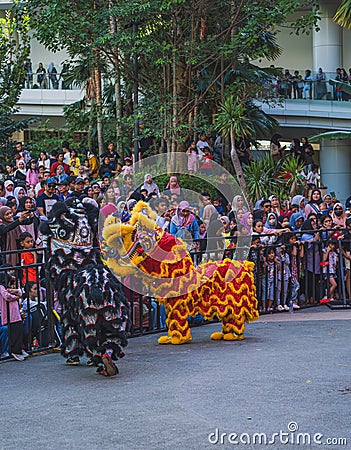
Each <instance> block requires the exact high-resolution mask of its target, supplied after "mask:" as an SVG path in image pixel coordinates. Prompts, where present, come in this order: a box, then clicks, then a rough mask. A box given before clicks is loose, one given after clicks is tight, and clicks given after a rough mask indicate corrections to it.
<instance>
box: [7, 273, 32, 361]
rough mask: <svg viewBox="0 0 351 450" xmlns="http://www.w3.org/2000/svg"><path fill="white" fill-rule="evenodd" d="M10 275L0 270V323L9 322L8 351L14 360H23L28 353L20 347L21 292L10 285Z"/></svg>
mask: <svg viewBox="0 0 351 450" xmlns="http://www.w3.org/2000/svg"><path fill="white" fill-rule="evenodd" d="M11 282H12V277H10V276H9V274H8V273H6V272H5V271H0V311H1V323H2V325H3V326H4V325H7V324H8V323H9V324H10V333H9V335H10V342H9V344H10V352H11V355H12V356H13V357H14V358H15V359H16V361H24V359H25V358H27V357H28V356H29V355H28V353H26V352H25V351H24V350H23V349H22V342H23V324H22V318H21V314H20V309H19V300H20V298H21V295H22V292H21V290H20V289H14V288H12V287H11Z"/></svg>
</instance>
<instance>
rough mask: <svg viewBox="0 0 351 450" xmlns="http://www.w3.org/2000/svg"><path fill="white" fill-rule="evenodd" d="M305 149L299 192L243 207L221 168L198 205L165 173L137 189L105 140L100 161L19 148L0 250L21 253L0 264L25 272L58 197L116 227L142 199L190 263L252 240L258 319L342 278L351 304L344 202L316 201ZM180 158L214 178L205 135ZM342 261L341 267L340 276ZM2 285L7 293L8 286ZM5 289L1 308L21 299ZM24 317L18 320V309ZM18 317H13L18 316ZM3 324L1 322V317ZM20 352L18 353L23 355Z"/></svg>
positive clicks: (297, 149) (350, 222)
mask: <svg viewBox="0 0 351 450" xmlns="http://www.w3.org/2000/svg"><path fill="white" fill-rule="evenodd" d="M217 145H218V142H217ZM274 146H276V147H277V148H278V155H279V154H280V152H281V150H282V149H281V148H280V137H279V135H275V136H274V137H273V138H272V147H271V151H272V148H273V147H274ZM311 148H312V147H311V146H310V145H309V144H308V140H307V138H302V145H300V142H299V141H298V140H297V139H296V140H293V143H292V147H291V152H292V154H294V155H295V156H296V157H297V158H301V160H302V161H303V162H304V164H305V166H306V167H309V169H310V170H309V171H308V174H307V176H306V179H307V181H308V190H307V191H306V194H305V195H296V196H295V197H293V198H292V199H290V201H285V202H283V203H281V202H280V199H279V195H278V194H279V193H277V192H272V195H270V196H269V198H265V199H261V200H259V201H257V203H256V205H255V207H254V208H251V209H250V208H249V207H248V205H247V204H246V202H245V200H244V198H243V197H242V196H240V195H236V196H235V197H234V198H233V199H229V198H228V195H227V194H226V192H227V191H228V190H227V187H228V185H227V172H226V171H224V170H223V171H222V172H221V173H220V175H219V176H220V183H219V185H218V186H219V189H218V192H217V194H215V195H213V194H212V195H211V194H210V193H209V192H202V193H201V194H200V195H199V196H198V199H197V201H196V202H194V201H192V202H191V203H189V201H188V200H187V198H186V195H185V193H184V189H183V187H182V186H181V185H180V183H179V181H178V178H177V177H176V176H170V178H169V181H168V183H167V185H166V186H165V187H163V186H162V187H160V186H158V185H157V183H156V182H155V180H154V176H155V175H157V174H152V173H148V174H145V177H144V182H143V184H141V185H139V186H136V185H135V181H134V165H133V162H132V159H131V158H129V157H126V158H125V160H124V162H123V164H122V163H121V162H120V161H119V155H118V154H117V153H116V151H115V148H114V145H113V144H112V143H111V144H109V145H108V147H107V150H106V153H105V154H104V155H102V157H101V158H100V160H99V159H98V158H97V157H96V156H95V155H94V154H93V153H90V152H88V154H87V156H86V157H85V158H84V159H83V158H82V159H81V158H80V157H79V155H78V154H77V152H76V151H75V150H73V149H70V146H69V144H68V143H67V142H64V143H63V144H62V150H61V151H53V152H52V153H51V155H48V154H46V153H45V152H41V153H40V156H39V158H37V159H34V158H31V155H30V153H29V152H28V151H26V150H25V148H24V147H23V145H22V144H21V143H18V144H17V145H16V150H15V151H14V153H13V160H12V162H11V163H8V164H7V165H6V167H5V169H4V170H3V171H2V174H1V176H2V181H0V245H1V250H2V251H11V250H21V251H19V252H18V253H8V254H6V256H5V255H4V254H3V255H2V264H7V265H9V266H12V267H13V266H19V265H22V267H23V268H25V267H26V266H27V265H31V264H35V263H36V262H37V258H38V249H40V248H41V247H42V245H43V239H42V236H41V233H40V228H39V225H40V222H41V221H45V220H47V218H48V216H49V214H50V210H51V208H52V206H53V204H54V203H55V202H57V201H59V200H61V201H66V200H67V199H72V198H78V199H80V200H81V201H82V202H83V203H85V202H87V203H90V204H93V205H95V206H96V207H97V208H99V209H100V212H101V217H102V218H103V217H107V216H108V215H109V214H113V213H118V215H119V217H121V220H122V221H123V222H127V221H128V220H129V218H130V216H131V212H132V209H133V207H134V205H135V204H136V202H137V201H138V200H145V201H147V202H149V203H150V205H151V207H152V208H153V209H154V210H155V211H156V213H157V219H156V222H157V224H158V225H159V226H160V227H161V228H162V229H163V230H165V231H168V232H169V233H170V234H172V235H174V236H176V237H179V238H182V239H183V240H185V241H186V243H187V246H188V250H189V251H190V253H191V254H192V255H193V257H194V262H195V263H196V264H197V263H199V262H204V261H206V260H207V259H213V258H215V259H216V258H223V257H233V255H234V254H235V252H236V250H238V248H237V247H238V246H239V245H240V237H242V236H252V242H251V244H250V247H249V248H247V253H246V256H247V257H248V259H250V260H251V261H253V262H254V263H255V271H254V273H255V283H256V288H257V293H258V297H259V306H260V311H261V312H273V311H274V310H275V311H284V310H287V309H289V304H290V306H291V305H293V308H299V307H300V306H301V305H303V304H304V303H306V304H311V303H314V302H317V301H319V300H320V298H318V296H317V294H316V289H315V287H313V286H315V285H316V284H318V285H319V286H322V283H324V284H325V286H326V287H325V289H324V288H322V287H321V291H322V292H323V294H324V295H323V296H324V297H328V298H330V299H333V298H335V296H336V295H337V292H338V289H337V288H338V285H340V281H341V279H340V276H341V277H345V281H346V283H345V286H346V289H347V294H348V298H350V259H351V257H350V251H349V244H348V245H346V243H348V242H349V237H350V235H349V230H350V229H351V197H350V198H349V199H348V200H347V201H346V204H345V205H343V204H342V203H340V202H339V201H338V200H337V199H336V198H334V197H333V196H332V195H331V194H328V193H327V194H326V195H324V196H322V194H321V191H320V190H319V189H318V187H317V185H318V183H320V182H321V180H319V179H318V173H317V170H316V167H315V166H314V165H313V160H311V159H310V157H312V155H309V152H310V151H311ZM312 151H313V149H312ZM186 155H187V157H188V172H189V173H190V174H191V173H195V172H197V171H201V172H202V174H203V175H204V177H206V176H207V175H211V174H212V170H213V167H212V164H213V160H214V157H213V142H212V141H211V140H210V139H208V138H207V137H206V136H204V135H201V136H200V138H199V140H198V142H192V143H190V145H189V147H188V149H187V150H186ZM311 174H312V175H311ZM307 193H308V198H306V195H307ZM339 241H342V243H343V245H342V247H339V244H338V242H339ZM340 248H341V252H340ZM34 249H36V250H35V251H34ZM32 250H33V251H32ZM40 257H41V256H40V252H39V259H40ZM340 260H342V262H343V264H342V267H343V268H344V272H342V273H341V275H340V270H339V268H340ZM321 263H322V264H321ZM323 263H325V264H324V265H323ZM326 278H327V279H328V282H326V281H325V279H326ZM302 280H303V281H302ZM304 280H306V281H304ZM20 282H21V287H22V288H23V289H24V291H25V292H26V293H27V294H26V295H27V297H28V295H29V291H30V290H31V289H32V287H33V286H32V285H31V286H29V284H28V283H38V279H37V272H35V271H30V270H25V273H23V274H22V278H21V280H20ZM3 287H4V289H6V285H3ZM17 287H18V286H16V288H17ZM9 289H10V290H9V291H8V292H7V294H6V293H3V294H0V297H1V296H2V298H3V299H4V301H5V302H6V298H7V297H8V298H9V299H10V300H11V301H13V300H15V301H16V302H17V300H18V298H19V297H18V292H17V291H16V292H14V289H15V288H11V287H10V288H9ZM36 296H38V294H36ZM323 296H322V297H323ZM3 303H4V302H3ZM155 308H156V306H155ZM21 313H24V315H25V311H23V309H22V311H20V312H19V314H21ZM15 316H16V318H17V319H18V314H17V313H16V314H15ZM5 319H6V318H5ZM154 320H156V319H154ZM162 320H164V317H163V319H162ZM3 325H6V320H5V321H4V315H3ZM27 328H28V325H27ZM14 345H15V346H16V343H15V344H14ZM19 350H20V349H18V348H17V350H16V352H17V351H18V352H19V353H18V354H17V353H15V354H16V355H17V356H18V357H19V358H20V356H21V352H20V351H19Z"/></svg>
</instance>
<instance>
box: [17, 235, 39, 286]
mask: <svg viewBox="0 0 351 450" xmlns="http://www.w3.org/2000/svg"><path fill="white" fill-rule="evenodd" d="M19 244H20V247H21V248H23V249H24V250H30V249H32V248H33V247H34V240H33V237H32V235H31V234H30V233H28V231H24V232H23V233H21V235H20V237H19ZM36 263H37V254H36V253H35V252H29V251H28V252H23V253H21V265H22V267H23V278H22V283H23V284H26V283H27V282H28V281H34V282H37V281H38V274H37V269H36V268H35V267H26V266H29V265H31V264H36Z"/></svg>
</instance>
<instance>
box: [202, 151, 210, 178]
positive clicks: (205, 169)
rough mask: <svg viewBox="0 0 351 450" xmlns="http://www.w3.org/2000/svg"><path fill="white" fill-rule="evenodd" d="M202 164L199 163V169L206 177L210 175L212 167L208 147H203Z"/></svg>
mask: <svg viewBox="0 0 351 450" xmlns="http://www.w3.org/2000/svg"><path fill="white" fill-rule="evenodd" d="M201 160H202V165H201V171H202V173H203V174H205V175H207V176H208V177H209V176H211V175H212V168H213V162H212V161H213V156H212V155H211V153H210V149H209V147H205V148H204V154H203V155H202V158H201Z"/></svg>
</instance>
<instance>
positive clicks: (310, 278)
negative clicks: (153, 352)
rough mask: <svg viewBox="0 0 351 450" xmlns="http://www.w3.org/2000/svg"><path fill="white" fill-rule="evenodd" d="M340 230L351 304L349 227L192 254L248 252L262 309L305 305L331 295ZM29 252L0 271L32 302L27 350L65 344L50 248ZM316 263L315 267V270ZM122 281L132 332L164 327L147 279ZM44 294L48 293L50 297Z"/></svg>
mask: <svg viewBox="0 0 351 450" xmlns="http://www.w3.org/2000/svg"><path fill="white" fill-rule="evenodd" d="M336 231H337V232H338V233H343V232H344V233H345V236H346V237H345V238H344V239H342V240H337V241H336V244H337V245H336V252H337V253H338V259H339V260H338V265H337V272H336V273H335V274H333V275H335V279H336V282H337V287H336V289H335V291H334V295H335V299H337V300H338V302H339V303H342V304H344V305H350V295H351V286H350V278H351V277H350V269H349V267H350V264H349V263H348V264H346V261H347V258H351V239H350V238H349V234H347V230H313V231H312V230H311V231H308V232H307V233H308V234H311V235H315V234H316V233H320V236H319V237H318V239H316V240H315V241H313V242H299V243H298V244H289V243H286V242H285V240H284V234H283V235H282V236H281V237H276V241H275V242H271V243H269V244H268V245H261V244H258V245H256V246H255V244H253V245H251V247H243V248H235V245H236V239H237V238H236V237H227V236H226V237H223V239H221V238H216V242H217V245H218V247H217V248H214V249H213V248H212V249H211V251H195V250H192V251H191V252H190V255H191V257H192V259H193V261H194V265H195V266H197V265H198V264H201V263H204V262H206V261H207V260H209V259H212V260H213V259H214V258H215V259H218V260H221V259H223V258H224V257H226V258H228V257H229V258H233V257H235V256H238V255H240V254H241V255H246V256H247V255H248V257H247V259H248V260H251V261H253V262H255V268H254V279H255V285H256V293H257V299H258V308H259V310H260V313H261V314H265V313H270V312H278V311H279V309H278V305H281V306H283V305H287V306H290V307H291V302H292V300H293V301H294V303H295V304H296V305H298V306H299V307H300V308H305V307H310V306H313V305H319V304H321V303H324V302H328V301H329V300H330V291H331V283H330V276H331V272H330V265H329V261H324V259H325V258H324V254H325V249H326V248H327V246H328V243H329V241H330V239H331V237H332V236H333V234H334V233H335V232H336ZM294 234H296V235H297V236H300V235H301V234H303V233H301V232H291V233H289V235H294ZM257 237H259V238H260V239H264V238H270V239H272V235H259V236H257V235H255V238H256V240H257ZM228 240H231V241H232V242H233V248H225V247H224V246H223V245H224V242H225V241H228ZM221 241H223V245H221ZM293 248H295V249H296V255H295V259H293V258H292V257H291V255H292V249H293ZM272 250H273V251H274V258H273V263H272V264H271V266H270V267H269V264H268V260H269V256H268V255H269V253H270V252H271V251H272ZM27 251H35V252H36V253H37V254H38V259H39V262H38V263H36V264H31V265H28V266H23V265H21V264H18V265H12V266H10V265H8V266H5V267H4V266H2V267H1V268H0V270H1V271H3V272H6V273H8V274H9V275H11V277H12V283H13V284H12V285H13V286H14V287H19V288H21V289H22V290H23V296H22V297H23V304H25V303H26V302H27V307H25V308H24V310H25V311H26V313H25V314H22V316H23V327H24V331H25V339H24V347H25V349H26V350H28V352H34V351H39V350H43V349H48V348H54V347H59V346H60V345H61V334H60V333H61V327H60V323H59V320H58V319H59V313H60V311H57V309H58V308H59V306H58V304H57V302H56V301H55V296H54V289H53V286H52V283H51V282H50V278H49V275H48V272H47V269H48V268H47V265H46V264H45V261H46V260H47V255H48V249H47V248H41V249H31V250H27ZM24 252H25V250H22V251H11V252H2V258H3V262H4V261H5V260H6V258H8V257H9V256H10V255H12V254H18V255H20V253H24ZM238 252H239V254H238ZM286 254H287V255H290V256H289V259H286V258H283V255H286ZM271 258H272V257H271ZM236 259H239V258H236ZM348 261H349V260H348ZM293 264H295V267H296V271H295V273H294V275H295V276H296V282H297V284H296V283H295V284H294V283H293V282H292V280H291V276H290V275H289V276H287V275H286V274H287V273H292V271H293V267H292V265H293ZM346 266H347V267H346ZM312 268H313V270H311V269H312ZM31 269H33V270H34V273H35V276H34V278H35V284H36V286H37V291H38V293H40V294H39V295H38V298H37V304H36V305H31V304H30V302H29V299H28V292H26V290H25V283H24V281H25V280H28V279H29V275H30V270H31ZM287 269H288V270H287ZM269 271H270V272H269ZM32 276H33V273H32ZM122 281H123V285H124V292H125V295H126V298H127V299H128V300H129V304H130V321H131V330H130V337H134V336H140V335H144V334H149V333H157V332H160V331H161V330H165V329H166V323H165V321H166V310H165V307H164V305H160V304H158V303H157V302H156V300H155V298H154V297H153V295H152V293H151V291H150V289H149V287H148V286H145V285H141V286H139V288H138V287H137V285H138V284H141V283H142V282H141V280H140V279H138V278H137V277H130V279H129V280H126V279H123V280H122ZM131 287H134V289H135V290H134V291H133V290H132V289H131ZM136 291H138V292H136ZM140 292H142V294H141V293H140ZM43 296H45V300H46V301H45V302H44V297H43ZM269 300H270V301H271V308H272V310H271V311H269V310H268V308H269V306H268V301H269ZM7 308H8V309H7V317H10V311H9V305H7ZM55 308H56V309H55ZM285 310H287V308H285ZM290 310H291V308H290ZM34 316H35V317H34ZM189 321H190V323H194V324H199V323H202V317H201V316H199V320H196V319H195V320H194V319H191V318H190V317H189ZM7 332H8V338H9V342H11V332H12V330H11V323H9V324H8V326H7ZM0 347H1V343H0ZM9 350H11V349H9ZM4 351H6V350H4V349H3V348H2V349H1V352H2V353H4ZM9 353H11V352H9Z"/></svg>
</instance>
